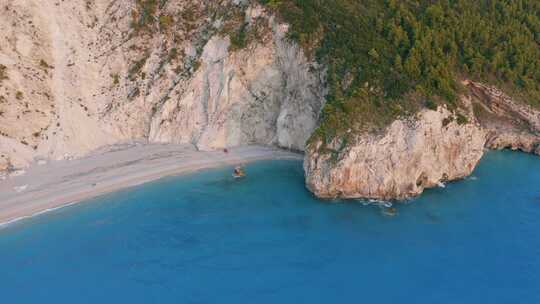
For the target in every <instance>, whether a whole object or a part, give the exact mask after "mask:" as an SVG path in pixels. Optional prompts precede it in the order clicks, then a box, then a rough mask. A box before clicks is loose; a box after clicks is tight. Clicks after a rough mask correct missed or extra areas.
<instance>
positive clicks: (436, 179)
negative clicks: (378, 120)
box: [304, 108, 486, 200]
mask: <svg viewBox="0 0 540 304" xmlns="http://www.w3.org/2000/svg"><path fill="white" fill-rule="evenodd" d="M451 117H453V114H452V113H450V112H449V111H448V110H446V109H445V108H439V109H438V110H437V111H431V110H424V111H422V112H420V113H419V114H418V115H417V116H416V117H414V118H411V119H410V120H396V121H394V122H393V123H392V124H391V125H390V126H389V127H388V128H387V129H386V130H385V132H384V133H383V134H381V135H377V134H374V135H360V136H358V137H357V138H356V139H355V140H354V144H350V145H347V146H346V147H345V148H343V150H341V151H336V152H335V155H333V154H332V153H326V152H318V151H319V150H320V148H321V147H320V145H321V142H317V143H312V144H311V145H310V146H309V148H308V150H307V155H306V158H305V161H304V169H305V171H306V184H307V187H308V188H309V189H310V190H311V191H312V192H313V193H314V194H315V195H317V196H319V197H323V198H335V197H341V198H359V197H361V198H372V199H384V200H386V199H404V198H408V197H411V196H415V195H418V194H420V193H422V191H423V190H424V189H425V188H429V187H434V186H436V185H439V184H440V183H443V182H446V181H449V180H454V179H458V178H463V177H465V176H467V175H469V174H470V173H471V172H472V170H473V169H474V167H475V166H476V164H477V163H478V161H479V160H480V158H481V157H482V154H483V150H484V143H485V139H486V132H485V131H484V130H482V128H480V126H478V125H477V124H475V123H467V124H464V125H460V124H458V123H457V121H456V120H455V119H451V121H449V122H448V123H447V121H448V120H449V119H450V118H451ZM338 141H339V140H337V141H336V142H335V143H334V145H335V146H334V147H331V148H330V149H336V150H337V149H338V148H337V147H339V146H340V144H339V143H338Z"/></svg>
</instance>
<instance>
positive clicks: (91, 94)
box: [0, 0, 324, 170]
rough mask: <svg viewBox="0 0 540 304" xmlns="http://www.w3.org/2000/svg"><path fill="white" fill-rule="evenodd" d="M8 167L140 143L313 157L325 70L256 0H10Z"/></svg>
mask: <svg viewBox="0 0 540 304" xmlns="http://www.w3.org/2000/svg"><path fill="white" fill-rule="evenodd" d="M0 14H1V17H2V18H0V32H2V33H3V34H4V36H5V37H3V38H4V39H3V40H2V42H1V43H0V68H1V70H0V73H2V74H0V76H1V77H0V79H1V80H0V170H2V169H4V170H5V169H7V168H15V167H23V166H25V165H27V164H29V163H30V162H31V161H33V160H35V159H40V158H44V159H48V158H52V159H64V158H71V157H78V156H81V155H84V154H85V153H87V152H89V151H91V150H93V149H96V148H98V147H100V146H103V145H109V144H114V143H118V142H123V141H129V140H145V141H150V142H174V143H193V144H195V145H197V146H198V147H199V148H200V149H216V148H222V147H228V146H237V145H243V144H251V143H258V144H268V145H279V146H282V147H286V148H291V149H297V150H302V149H303V148H304V144H305V141H306V140H307V138H308V137H309V136H310V135H311V133H312V130H313V129H314V128H315V126H316V121H317V119H318V115H319V112H320V109H321V107H322V105H323V103H324V90H323V89H321V88H324V85H323V83H324V71H323V70H322V69H321V68H320V67H319V66H318V65H317V64H315V63H313V62H310V61H308V60H307V59H306V57H305V56H304V55H303V52H302V51H301V49H300V48H299V47H297V46H296V45H295V44H294V43H291V42H289V41H288V40H286V39H285V33H286V32H287V26H286V25H282V24H279V23H277V22H276V21H275V20H274V18H273V17H272V16H271V15H270V14H268V13H267V12H266V11H265V10H264V9H263V8H262V7H261V6H259V5H256V4H250V3H249V2H247V1H237V0H231V1H187V0H186V1H154V0H98V1H83V0H75V1H38V0H5V1H4V2H3V3H2V9H1V10H0Z"/></svg>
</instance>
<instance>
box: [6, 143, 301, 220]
mask: <svg viewBox="0 0 540 304" xmlns="http://www.w3.org/2000/svg"><path fill="white" fill-rule="evenodd" d="M271 159H299V160H300V159H302V155H301V154H298V153H294V152H290V151H286V150H282V149H278V148H272V147H262V146H245V147H238V148H232V149H229V151H228V153H224V152H223V151H209V152H203V151H197V150H196V149H195V147H194V146H192V145H173V144H129V145H116V146H111V147H107V148H104V149H100V150H98V151H95V152H93V153H91V154H90V155H88V156H86V157H84V158H80V159H75V160H62V161H51V162H49V163H47V164H45V165H37V164H34V165H32V166H31V167H30V168H28V169H27V170H26V171H27V172H26V174H24V175H20V176H15V177H11V178H9V179H7V180H5V181H0V227H3V226H6V225H9V224H11V223H13V222H15V221H18V220H21V219H24V218H28V217H32V216H36V215H39V214H42V213H45V212H48V211H52V210H55V209H59V208H62V207H66V206H69V205H73V204H76V203H79V202H81V201H84V200H87V199H90V198H93V197H96V196H99V195H103V194H106V193H110V192H114V191H118V190H121V189H125V188H129V187H133V186H137V185H141V184H144V183H147V182H150V181H154V180H157V179H160V178H163V177H166V176H174V175H181V174H186V173H190V172H194V171H198V170H202V169H209V168H215V167H220V166H227V165H235V164H240V163H248V162H253V161H258V160H271ZM21 187H22V188H24V190H23V191H20V192H17V190H16V189H21Z"/></svg>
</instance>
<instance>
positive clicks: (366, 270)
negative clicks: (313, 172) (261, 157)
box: [0, 152, 540, 304]
mask: <svg viewBox="0 0 540 304" xmlns="http://www.w3.org/2000/svg"><path fill="white" fill-rule="evenodd" d="M230 171H231V168H223V169H217V170H210V171H205V172H200V173H196V174H192V175H188V176H180V177H172V178H166V179H163V180H160V181H158V182H154V183H150V184H147V185H144V186H141V187H137V188H134V189H129V190H125V191H121V192H118V193H114V194H110V195H107V196H104V197H101V198H99V199H94V200H92V201H89V202H87V203H83V204H79V205H75V206H71V207H67V208H64V209H61V210H58V211H55V212H51V213H49V214H45V215H42V216H39V217H36V218H33V219H30V220H26V221H21V222H18V223H16V224H14V225H11V226H9V227H7V228H4V229H2V230H0V299H2V303H430V304H431V303H443V304H444V303H540V283H539V282H540V158H539V157H535V156H530V155H526V154H521V153H511V152H491V153H489V154H488V155H487V156H486V157H485V158H484V160H483V161H482V162H481V164H480V166H479V167H478V169H477V170H476V171H475V173H474V175H473V178H468V179H466V180H463V181H460V182H456V183H451V184H449V185H447V187H446V188H445V189H435V190H430V191H427V192H426V193H425V194H424V195H423V196H421V197H420V198H419V199H416V200H414V201H413V202H411V203H409V204H406V205H401V206H398V214H397V215H396V216H394V217H390V216H385V215H382V213H381V210H380V209H379V207H376V206H363V205H362V204H361V203H350V202H349V203H342V202H337V203H328V202H323V201H319V200H316V199H314V198H313V197H312V196H311V195H310V193H309V192H307V191H306V190H305V188H304V185H303V171H302V167H301V163H300V162H297V161H264V162H258V163H254V164H250V165H248V166H247V173H248V177H247V178H246V179H244V180H233V179H232V178H231V176H230ZM338 301H339V302H338Z"/></svg>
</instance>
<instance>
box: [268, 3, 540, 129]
mask: <svg viewBox="0 0 540 304" xmlns="http://www.w3.org/2000/svg"><path fill="white" fill-rule="evenodd" d="M260 1H261V2H262V3H263V4H265V5H267V6H268V7H270V8H271V9H273V10H275V11H276V12H277V13H278V15H279V16H280V17H281V18H283V19H284V21H285V22H287V23H289V24H290V25H291V29H290V38H291V39H294V40H296V41H298V42H299V43H300V45H302V46H303V47H304V49H305V50H306V52H307V53H308V54H309V55H312V56H315V57H316V59H317V60H318V61H320V62H322V63H324V64H326V65H327V67H328V80H329V89H330V91H329V95H328V104H327V106H326V108H325V109H324V113H323V116H322V121H321V127H320V128H319V130H318V132H316V134H317V135H319V136H321V137H322V138H325V139H329V138H332V137H333V136H334V135H336V134H337V133H340V132H341V133H342V132H345V131H347V130H349V129H352V130H355V129H356V128H364V127H365V126H367V125H369V126H374V125H375V126H377V125H378V126H381V125H385V124H386V123H388V122H389V121H391V120H393V119H394V118H395V117H396V116H397V115H401V114H405V113H410V112H414V111H416V110H417V109H418V108H420V107H425V106H429V105H431V106H432V107H433V106H434V105H436V104H437V103H446V104H448V105H450V106H455V103H456V102H455V101H456V98H457V96H458V94H459V91H460V82H459V80H460V79H462V78H471V79H475V80H481V81H483V82H487V83H491V84H494V85H497V86H500V87H502V88H504V89H505V90H506V91H507V92H508V93H510V94H512V95H514V96H515V97H518V98H520V99H522V100H524V101H526V102H529V103H531V104H533V105H540V1H537V0H512V1H510V0H478V1H470V0H443V1H431V0H384V1H383V0H333V1H325V0H260Z"/></svg>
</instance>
